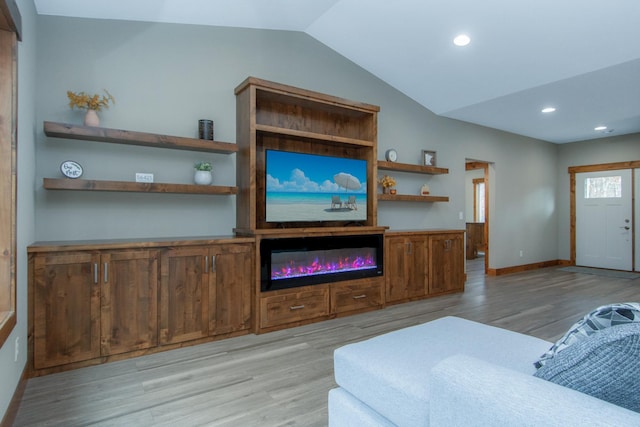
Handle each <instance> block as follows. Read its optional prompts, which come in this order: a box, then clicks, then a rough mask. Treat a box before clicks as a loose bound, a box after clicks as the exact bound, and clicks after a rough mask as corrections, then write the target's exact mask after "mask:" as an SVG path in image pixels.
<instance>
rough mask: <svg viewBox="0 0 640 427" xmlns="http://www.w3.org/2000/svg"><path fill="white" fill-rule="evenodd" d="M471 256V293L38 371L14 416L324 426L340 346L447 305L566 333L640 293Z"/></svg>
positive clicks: (466, 314)
mask: <svg viewBox="0 0 640 427" xmlns="http://www.w3.org/2000/svg"><path fill="white" fill-rule="evenodd" d="M482 262H483V260H482V258H479V259H477V260H474V261H472V262H470V263H468V266H467V273H468V280H467V283H466V291H465V292H464V293H463V294H456V295H448V296H443V297H438V298H432V299H428V300H423V301H416V302H411V303H407V304H401V305H395V306H390V307H387V308H386V309H384V310H377V311H374V312H370V313H365V314H361V315H357V316H351V317H345V318H341V319H335V320H330V321H326V322H321V323H316V324H313V325H308V326H303V327H298V328H293V329H288V330H284V331H278V332H272V333H268V334H263V335H257V336H256V335H249V336H244V337H239V338H233V339H228V340H224V341H218V342H213V343H208V344H203V345H199V346H194V347H189V348H184V349H179V350H173V351H168V352H164V353H158V354H154V355H149V356H144V357H140V358H136V359H130V360H125V361H122V362H115V363H110V364H106V365H101V366H95V367H90V368H84V369H78V370H75V371H70V372H64V373H60V374H54V375H49V376H45V377H40V378H34V379H31V380H29V381H28V384H27V388H26V391H25V394H24V398H23V400H22V403H21V405H20V409H19V411H18V415H17V418H16V423H15V425H16V426H41V425H55V426H84V425H97V426H174V427H183V426H201V425H207V426H228V427H231V426H234V427H236V426H243V427H244V426H285V425H286V426H305V427H308V426H326V424H327V392H328V391H329V389H331V388H333V387H334V386H335V383H334V380H333V359H332V356H333V350H334V349H335V348H337V347H340V346H342V345H344V344H347V343H351V342H355V341H360V340H363V339H366V338H369V337H372V336H375V335H379V334H382V333H385V332H389V331H393V330H396V329H399V328H403V327H406V326H410V325H415V324H419V323H423V322H427V321H429V320H432V319H436V318H439V317H442V316H446V315H455V316H459V317H463V318H466V319H470V320H475V321H479V322H483V323H488V324H491V325H495V326H499V327H503V328H506V329H510V330H513V331H518V332H522V333H526V334H530V335H534V336H537V337H539V338H543V339H546V340H549V341H553V340H556V339H557V338H559V337H560V336H561V335H562V334H563V333H564V332H565V331H566V330H567V329H568V328H569V326H571V324H573V323H574V322H575V321H577V320H579V319H580V318H581V317H582V316H583V315H584V314H585V313H587V312H588V311H590V310H592V309H593V308H595V307H597V306H599V305H603V304H607V303H611V302H624V301H640V279H636V280H628V279H626V280H625V279H611V278H604V277H598V276H592V275H586V274H578V273H567V272H563V271H560V270H559V269H558V268H547V269H541V270H535V271H530V272H525V273H518V274H512V275H506V276H500V277H485V276H484V275H483V274H482Z"/></svg>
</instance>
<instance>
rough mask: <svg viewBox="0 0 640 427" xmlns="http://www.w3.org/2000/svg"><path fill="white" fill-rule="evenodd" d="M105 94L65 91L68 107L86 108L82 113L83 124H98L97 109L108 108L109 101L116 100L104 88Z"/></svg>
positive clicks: (113, 101) (114, 101)
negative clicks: (83, 113)
mask: <svg viewBox="0 0 640 427" xmlns="http://www.w3.org/2000/svg"><path fill="white" fill-rule="evenodd" d="M104 93H106V95H102V96H100V95H98V94H97V93H96V94H93V95H89V94H87V93H85V92H78V93H76V92H72V91H70V90H68V91H67V98H69V108H71V109H72V110H73V108H74V107H75V108H78V109H80V110H87V112H86V113H85V115H84V125H85V126H100V117H98V111H100V110H102V109H103V108H109V103H112V104H115V103H116V100H115V98H114V97H113V95H111V94H110V93H109V91H107V90H106V89H104Z"/></svg>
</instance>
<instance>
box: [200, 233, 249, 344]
mask: <svg viewBox="0 0 640 427" xmlns="http://www.w3.org/2000/svg"><path fill="white" fill-rule="evenodd" d="M209 253H210V257H211V258H210V261H209V262H210V263H211V267H210V273H209V283H210V287H209V334H210V335H215V334H226V333H229V332H235V331H240V330H244V329H248V328H249V327H250V325H251V289H252V285H253V277H254V275H253V270H254V268H255V265H254V262H253V259H254V258H253V247H252V245H249V244H230V245H220V246H214V247H212V248H211V250H210V252H209Z"/></svg>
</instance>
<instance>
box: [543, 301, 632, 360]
mask: <svg viewBox="0 0 640 427" xmlns="http://www.w3.org/2000/svg"><path fill="white" fill-rule="evenodd" d="M630 322H640V304H638V303H634V302H628V303H616V304H609V305H603V306H601V307H598V308H596V309H595V310H593V311H591V312H590V313H588V314H587V315H585V316H584V317H583V318H582V319H580V320H579V321H578V322H576V323H574V324H573V326H571V328H569V330H568V331H567V332H566V333H565V334H564V335H563V336H562V338H560V339H559V340H558V341H557V342H556V343H555V344H554V345H553V346H552V347H551V348H550V349H549V350H547V351H546V352H545V353H544V354H543V355H542V356H540V359H538V360H537V361H536V363H535V364H534V365H535V367H536V368H540V367H542V366H543V365H544V364H545V363H547V361H548V360H550V359H552V358H553V357H554V356H555V355H556V354H557V353H559V352H561V351H563V350H564V349H566V348H567V347H569V346H570V345H572V344H574V343H576V342H578V341H580V340H581V339H584V338H587V337H588V336H590V335H592V334H594V333H596V332H597V331H599V330H601V329H605V328H608V327H610V326H616V325H622V324H625V323H630Z"/></svg>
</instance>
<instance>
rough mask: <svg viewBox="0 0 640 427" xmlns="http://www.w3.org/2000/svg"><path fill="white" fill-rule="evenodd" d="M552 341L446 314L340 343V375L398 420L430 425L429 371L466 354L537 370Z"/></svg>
mask: <svg viewBox="0 0 640 427" xmlns="http://www.w3.org/2000/svg"><path fill="white" fill-rule="evenodd" d="M550 345H551V343H550V342H548V341H544V340H541V339H538V338H535V337H532V336H528V335H524V334H519V333H516V332H512V331H508V330H506V329H501V328H496V327H493V326H488V325H483V324H481V323H477V322H472V321H470V320H465V319H461V318H457V317H451V316H449V317H443V318H440V319H437V320H434V321H431V322H427V323H424V324H421V325H417V326H412V327H408V328H404V329H400V330H397V331H394V332H390V333H387V334H384V335H380V336H377V337H375V338H371V339H368V340H366V341H362V342H358V343H355V344H349V345H346V346H344V347H340V348H338V349H337V350H336V351H335V353H334V369H335V379H336V382H337V383H338V385H340V386H341V387H342V388H344V389H345V390H346V391H347V392H349V393H350V394H351V395H353V396H354V397H355V398H357V399H359V400H360V401H362V402H363V403H364V404H365V405H367V406H369V407H370V408H372V409H373V410H374V411H376V412H378V413H379V414H380V415H381V416H383V417H385V418H386V419H388V420H389V421H391V422H392V423H393V424H396V425H399V426H426V425H428V420H429V394H430V393H429V387H428V379H429V376H430V371H431V368H432V367H433V366H435V365H436V364H437V363H438V362H440V361H441V360H443V359H445V358H447V357H449V356H452V355H455V354H467V355H470V356H474V357H476V358H479V359H482V360H486V361H490V362H495V363H497V364H499V365H502V366H505V367H507V368H510V369H514V370H517V371H519V372H523V373H526V374H528V375H532V374H533V372H534V371H535V369H534V367H533V362H534V361H535V359H536V357H537V355H539V354H540V353H541V352H543V351H544V350H545V349H547V348H549V346H550Z"/></svg>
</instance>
